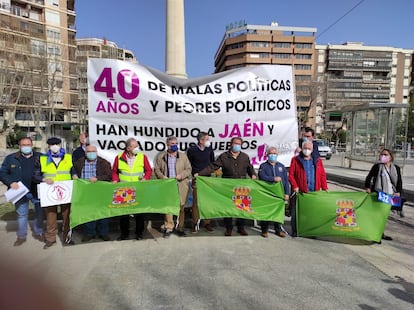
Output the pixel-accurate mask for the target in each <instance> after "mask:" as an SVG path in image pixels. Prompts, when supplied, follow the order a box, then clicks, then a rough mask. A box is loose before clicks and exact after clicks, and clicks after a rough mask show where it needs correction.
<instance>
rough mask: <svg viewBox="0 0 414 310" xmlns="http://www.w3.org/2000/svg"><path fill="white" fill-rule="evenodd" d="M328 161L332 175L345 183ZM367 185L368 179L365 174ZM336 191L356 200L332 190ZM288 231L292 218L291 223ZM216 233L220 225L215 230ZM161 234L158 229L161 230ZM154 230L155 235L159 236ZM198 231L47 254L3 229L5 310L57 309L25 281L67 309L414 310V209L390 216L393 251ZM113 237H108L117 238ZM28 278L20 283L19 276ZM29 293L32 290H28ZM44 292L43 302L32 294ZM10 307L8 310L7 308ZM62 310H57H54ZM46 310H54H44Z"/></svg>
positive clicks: (10, 228) (8, 225)
mask: <svg viewBox="0 0 414 310" xmlns="http://www.w3.org/2000/svg"><path fill="white" fill-rule="evenodd" d="M335 160H337V159H335V158H333V159H332V161H324V163H325V165H326V168H327V171H328V172H330V170H331V172H332V171H337V174H339V175H344V176H345V172H344V171H345V170H347V173H348V174H351V175H352V174H354V173H358V172H357V170H356V169H353V170H350V169H345V168H344V169H345V170H340V168H339V167H338V166H334V164H335ZM361 171H362V172H361V173H362V175H365V172H366V170H363V169H361ZM329 187H330V190H356V189H353V188H351V189H350V188H349V187H348V188H344V187H343V186H342V185H341V184H338V183H333V182H330V183H329ZM286 220H287V223H286V225H285V226H286V228H287V229H288V230H289V222H288V221H289V218H286ZM217 224H218V223H217V222H216V225H217ZM154 227H155V225H154ZM156 228H157V227H156ZM223 231H224V230H223V227H216V230H215V232H214V233H213V234H209V233H207V232H204V231H201V232H199V233H198V234H191V233H188V235H187V237H184V238H179V237H178V236H175V235H173V236H172V237H171V238H170V239H163V238H162V237H161V234H160V233H159V232H158V230H157V229H154V228H152V227H151V226H149V228H148V231H147V232H146V234H145V236H144V237H145V239H144V240H141V241H135V240H127V241H122V242H118V241H109V242H99V241H97V240H96V242H91V243H87V244H85V243H82V242H80V239H81V235H80V231H79V230H75V234H74V236H75V240H76V241H77V244H76V245H75V246H71V247H62V245H61V243H60V242H59V243H58V244H57V245H56V246H54V247H52V248H50V249H48V250H43V249H42V244H41V243H40V242H38V241H36V240H34V239H32V238H28V241H27V242H26V243H25V244H24V245H23V246H21V247H18V248H14V247H13V246H12V244H13V242H14V240H15V223H13V222H1V221H0V253H1V256H0V257H1V260H2V263H1V264H0V270H1V271H0V274H1V276H0V289H1V291H2V293H1V298H0V309H7V308H13V309H27V308H28V307H27V306H21V307H19V306H18V305H19V304H22V303H26V304H27V303H29V302H30V306H31V308H36V307H35V306H34V305H35V304H36V302H39V301H38V300H37V301H33V296H42V297H43V299H42V300H43V301H44V300H47V301H49V302H50V303H53V300H52V299H49V298H47V299H46V297H44V296H52V293H51V292H49V290H46V289H42V286H41V285H40V284H37V285H36V287H35V288H33V287H30V286H29V284H30V279H31V277H28V274H30V275H31V274H34V277H35V279H37V281H41V282H42V283H43V282H44V284H43V285H47V286H52V287H53V288H55V290H56V291H57V292H58V298H59V300H60V301H61V302H64V303H65V304H66V305H67V308H68V309H286V308H292V309H318V310H319V309H338V308H340V309H412V308H413V306H414V259H413V257H414V208H407V209H406V216H405V217H404V218H400V217H399V216H398V215H396V214H391V216H390V220H389V221H388V223H387V226H386V233H387V234H388V235H391V236H392V237H393V238H394V240H393V241H383V242H382V244H372V243H368V242H363V241H357V240H332V239H330V240H328V239H326V240H321V239H307V238H294V239H293V238H290V237H288V238H285V239H282V238H279V237H277V236H275V235H271V236H270V237H269V238H268V239H264V238H262V237H260V235H259V231H258V230H257V229H256V228H255V227H253V226H251V227H249V229H248V231H249V236H247V237H241V236H238V235H234V236H233V237H224V236H223ZM117 234H118V233H117V232H116V231H112V232H111V237H112V238H116V237H117ZM18 274H23V276H24V277H23V280H20V279H21V278H19V277H18V276H17V275H18ZM28 287H30V290H29V289H28ZM39 289H42V290H41V292H40V293H37V294H35V293H34V294H29V292H31V291H33V292H35V291H36V290H39ZM10 299H11V300H12V301H13V306H12V307H5V306H4V304H5V302H7V301H8V300H10ZM56 308H59V309H63V308H62V307H57V306H55V304H53V306H51V307H50V309H56ZM42 309H47V308H46V307H42Z"/></svg>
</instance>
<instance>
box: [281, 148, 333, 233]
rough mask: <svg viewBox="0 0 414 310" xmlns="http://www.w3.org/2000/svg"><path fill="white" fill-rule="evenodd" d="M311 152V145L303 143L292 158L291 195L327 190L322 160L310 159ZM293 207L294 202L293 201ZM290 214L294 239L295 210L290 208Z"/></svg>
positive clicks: (290, 169) (290, 172) (290, 170)
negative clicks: (297, 153) (299, 150)
mask: <svg viewBox="0 0 414 310" xmlns="http://www.w3.org/2000/svg"><path fill="white" fill-rule="evenodd" d="M312 151H313V145H312V143H311V142H304V143H303V145H302V151H301V152H300V154H299V155H297V156H295V157H293V158H292V161H291V163H290V168H289V182H290V184H291V188H292V193H298V192H301V193H308V192H314V191H319V190H325V191H326V190H328V184H327V182H326V172H325V168H324V167H323V163H322V159H320V158H312ZM293 199H296V197H295V198H293ZM294 205H295V201H293V206H294ZM291 214H292V218H291V226H292V236H293V237H296V208H292V210H291Z"/></svg>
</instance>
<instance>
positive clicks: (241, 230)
mask: <svg viewBox="0 0 414 310" xmlns="http://www.w3.org/2000/svg"><path fill="white" fill-rule="evenodd" d="M237 232H238V233H239V234H240V235H241V236H248V235H249V234H248V233H247V231H246V230H245V229H244V228H239V229H237Z"/></svg>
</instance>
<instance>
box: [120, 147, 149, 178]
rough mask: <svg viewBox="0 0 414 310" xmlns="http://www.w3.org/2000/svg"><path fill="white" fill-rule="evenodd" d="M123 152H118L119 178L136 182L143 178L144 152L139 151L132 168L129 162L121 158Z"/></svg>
mask: <svg viewBox="0 0 414 310" xmlns="http://www.w3.org/2000/svg"><path fill="white" fill-rule="evenodd" d="M121 157H122V153H120V154H118V171H119V180H120V181H121V182H134V181H139V180H141V179H142V176H143V174H144V154H143V153H138V154H137V155H135V160H134V164H133V166H132V169H131V168H130V167H129V165H128V163H127V162H125V161H124V160H121Z"/></svg>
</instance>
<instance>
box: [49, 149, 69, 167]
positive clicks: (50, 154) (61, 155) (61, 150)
mask: <svg viewBox="0 0 414 310" xmlns="http://www.w3.org/2000/svg"><path fill="white" fill-rule="evenodd" d="M46 155H47V162H48V163H50V162H52V161H53V157H60V158H63V157H64V156H65V149H64V148H63V147H61V148H60V150H59V153H56V154H54V153H52V152H51V151H50V150H47V152H46Z"/></svg>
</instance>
